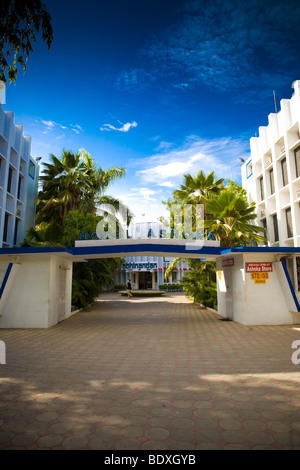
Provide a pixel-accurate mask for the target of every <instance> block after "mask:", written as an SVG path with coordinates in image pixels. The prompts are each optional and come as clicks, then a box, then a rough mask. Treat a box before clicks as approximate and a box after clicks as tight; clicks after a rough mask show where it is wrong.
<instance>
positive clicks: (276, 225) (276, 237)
mask: <svg viewBox="0 0 300 470" xmlns="http://www.w3.org/2000/svg"><path fill="white" fill-rule="evenodd" d="M273 230H274V242H278V241H279V232H278V220H277V214H275V215H273Z"/></svg>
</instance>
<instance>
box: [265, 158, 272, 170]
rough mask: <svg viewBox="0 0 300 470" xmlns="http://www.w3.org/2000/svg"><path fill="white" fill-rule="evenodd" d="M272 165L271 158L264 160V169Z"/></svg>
mask: <svg viewBox="0 0 300 470" xmlns="http://www.w3.org/2000/svg"><path fill="white" fill-rule="evenodd" d="M271 163H272V158H271V157H267V158H265V167H266V168H268V166H270V165H271Z"/></svg>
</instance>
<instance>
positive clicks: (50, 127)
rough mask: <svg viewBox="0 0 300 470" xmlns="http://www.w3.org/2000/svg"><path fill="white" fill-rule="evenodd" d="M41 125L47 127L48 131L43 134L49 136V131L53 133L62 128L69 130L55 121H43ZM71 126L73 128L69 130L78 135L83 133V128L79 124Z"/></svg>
mask: <svg viewBox="0 0 300 470" xmlns="http://www.w3.org/2000/svg"><path fill="white" fill-rule="evenodd" d="M41 123H42V124H43V125H44V126H45V127H46V129H45V130H44V131H43V134H47V131H52V130H54V129H55V128H60V129H62V130H67V129H68V127H67V126H64V125H63V124H60V123H59V122H55V121H45V120H43V119H42V120H41ZM70 126H71V129H69V130H72V131H73V132H75V133H76V134H79V131H83V129H82V127H81V126H79V125H78V124H70Z"/></svg>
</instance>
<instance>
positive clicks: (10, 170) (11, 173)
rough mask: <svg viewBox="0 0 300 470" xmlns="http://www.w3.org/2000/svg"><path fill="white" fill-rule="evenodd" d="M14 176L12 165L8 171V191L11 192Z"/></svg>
mask: <svg viewBox="0 0 300 470" xmlns="http://www.w3.org/2000/svg"><path fill="white" fill-rule="evenodd" d="M12 178H13V169H12V167H11V166H10V167H9V171H8V182H7V192H8V193H11V184H12Z"/></svg>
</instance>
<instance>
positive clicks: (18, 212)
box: [17, 209, 21, 217]
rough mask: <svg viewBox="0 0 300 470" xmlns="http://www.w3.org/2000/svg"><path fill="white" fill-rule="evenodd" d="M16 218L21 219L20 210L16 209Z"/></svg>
mask: <svg viewBox="0 0 300 470" xmlns="http://www.w3.org/2000/svg"><path fill="white" fill-rule="evenodd" d="M17 217H21V209H17Z"/></svg>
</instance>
